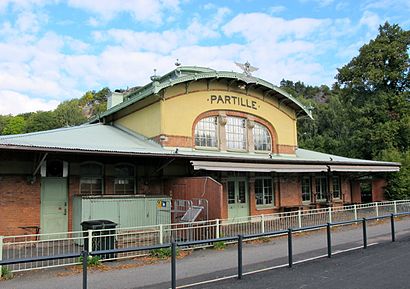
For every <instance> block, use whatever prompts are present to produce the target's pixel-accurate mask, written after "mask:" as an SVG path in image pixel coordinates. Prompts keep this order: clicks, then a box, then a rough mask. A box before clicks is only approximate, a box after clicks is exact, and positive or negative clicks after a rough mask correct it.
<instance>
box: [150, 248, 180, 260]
mask: <svg viewBox="0 0 410 289" xmlns="http://www.w3.org/2000/svg"><path fill="white" fill-rule="evenodd" d="M149 254H150V256H151V257H156V258H159V259H167V258H170V257H171V256H172V250H171V248H162V249H154V250H151V251H149ZM177 256H179V249H178V248H177Z"/></svg>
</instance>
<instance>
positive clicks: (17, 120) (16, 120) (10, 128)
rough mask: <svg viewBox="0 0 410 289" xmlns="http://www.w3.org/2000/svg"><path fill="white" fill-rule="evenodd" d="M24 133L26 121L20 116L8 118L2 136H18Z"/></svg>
mask: <svg viewBox="0 0 410 289" xmlns="http://www.w3.org/2000/svg"><path fill="white" fill-rule="evenodd" d="M25 132H26V120H25V119H24V117H22V116H15V117H9V118H8V119H7V121H6V124H5V126H4V128H3V130H2V132H1V133H2V134H6V135H7V134H20V133H25Z"/></svg>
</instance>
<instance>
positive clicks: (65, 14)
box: [0, 0, 410, 115]
mask: <svg viewBox="0 0 410 289" xmlns="http://www.w3.org/2000/svg"><path fill="white" fill-rule="evenodd" d="M409 15H410V1H406V0H355V1H336V0H294V1H290V0H289V1H272V0H230V1H228V0H225V1H224V0H219V1H216V0H213V1H207V0H205V1H200V0H196V1H195V0H65V1H64V0H0V114H13V115H16V114H18V113H24V112H30V111H38V110H52V109H54V108H55V107H56V106H57V105H58V104H59V103H60V102H62V101H64V100H68V99H72V98H79V97H81V96H82V95H83V94H84V93H85V92H86V91H89V90H95V91H98V90H100V89H102V88H104V87H108V88H110V89H111V90H114V89H117V88H127V87H132V86H137V85H144V84H147V83H148V82H149V81H150V80H149V77H150V76H151V75H153V74H154V69H156V74H157V75H162V74H165V73H167V72H169V71H171V70H173V69H174V68H175V65H174V64H175V62H176V60H177V59H178V60H179V62H180V63H182V65H193V66H204V67H210V68H213V69H217V70H227V71H238V72H240V69H239V68H238V67H237V66H236V65H235V64H234V62H240V63H244V62H246V61H249V62H250V63H251V64H252V65H253V66H255V67H258V68H259V70H258V71H256V72H255V73H254V74H253V75H255V76H257V77H260V78H262V79H264V80H267V81H269V82H271V83H273V84H275V85H278V84H279V82H280V81H281V80H282V79H289V80H293V81H303V82H304V83H305V84H309V85H321V84H326V85H332V83H333V82H334V77H335V75H336V74H337V68H340V67H342V66H343V65H345V64H347V63H348V62H349V61H350V60H351V59H352V58H353V57H354V56H356V55H357V54H358V51H359V48H360V47H361V46H362V45H363V44H365V43H368V42H369V41H370V40H371V39H373V38H374V37H375V36H376V35H377V33H378V27H379V25H381V24H383V23H384V22H385V21H389V22H390V23H391V24H399V25H400V26H401V27H402V28H403V29H406V30H408V29H409V27H410V17H408V16H409Z"/></svg>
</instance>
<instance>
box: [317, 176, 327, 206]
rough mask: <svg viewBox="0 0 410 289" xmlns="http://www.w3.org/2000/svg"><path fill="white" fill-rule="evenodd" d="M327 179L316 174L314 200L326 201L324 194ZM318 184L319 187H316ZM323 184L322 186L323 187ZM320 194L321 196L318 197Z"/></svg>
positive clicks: (325, 193) (325, 192)
mask: <svg viewBox="0 0 410 289" xmlns="http://www.w3.org/2000/svg"><path fill="white" fill-rule="evenodd" d="M321 180H324V183H322V181H321ZM327 182H328V179H327V176H316V177H315V189H316V202H323V201H326V195H327V193H328V192H327V189H328V184H327ZM318 184H320V185H319V187H318ZM323 184H324V187H323ZM319 196H321V198H319Z"/></svg>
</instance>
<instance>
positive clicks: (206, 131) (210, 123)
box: [195, 116, 218, 148]
mask: <svg viewBox="0 0 410 289" xmlns="http://www.w3.org/2000/svg"><path fill="white" fill-rule="evenodd" d="M195 146H200V147H215V148H216V147H218V118H217V117H216V116H211V117H206V118H203V119H201V120H200V121H199V122H198V123H197V124H196V126H195Z"/></svg>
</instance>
